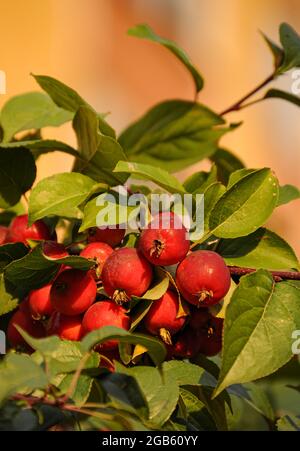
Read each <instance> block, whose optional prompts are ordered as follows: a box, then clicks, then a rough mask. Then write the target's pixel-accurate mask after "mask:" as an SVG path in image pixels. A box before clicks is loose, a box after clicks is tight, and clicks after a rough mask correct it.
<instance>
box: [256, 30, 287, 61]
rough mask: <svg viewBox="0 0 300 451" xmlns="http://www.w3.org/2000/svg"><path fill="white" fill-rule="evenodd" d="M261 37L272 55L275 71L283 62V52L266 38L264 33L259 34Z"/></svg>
mask: <svg viewBox="0 0 300 451" xmlns="http://www.w3.org/2000/svg"><path fill="white" fill-rule="evenodd" d="M261 35H262V37H263V38H264V40H265V42H266V44H267V46H268V47H269V49H270V50H271V52H272V54H273V61H274V68H275V69H277V68H278V67H279V66H280V65H281V63H282V61H283V58H284V51H283V49H282V48H281V47H279V46H278V45H277V44H275V42H273V41H272V40H271V39H270V38H268V36H266V35H265V34H264V33H262V32H261Z"/></svg>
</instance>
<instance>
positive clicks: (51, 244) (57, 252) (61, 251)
mask: <svg viewBox="0 0 300 451" xmlns="http://www.w3.org/2000/svg"><path fill="white" fill-rule="evenodd" d="M43 253H44V254H45V255H46V256H47V257H48V258H53V260H59V259H61V258H65V257H68V256H69V254H68V252H67V251H66V248H65V246H64V245H63V244H60V243H57V242H56V241H46V242H45V243H44V244H43Z"/></svg>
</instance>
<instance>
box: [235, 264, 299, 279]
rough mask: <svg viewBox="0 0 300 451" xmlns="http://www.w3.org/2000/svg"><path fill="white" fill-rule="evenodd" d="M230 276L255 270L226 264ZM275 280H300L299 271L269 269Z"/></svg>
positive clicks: (241, 274) (242, 274)
mask: <svg viewBox="0 0 300 451" xmlns="http://www.w3.org/2000/svg"><path fill="white" fill-rule="evenodd" d="M228 269H229V271H230V274H231V275H232V276H244V275H246V274H251V273H253V272H255V271H257V270H256V269H254V268H242V267H239V266H228ZM269 272H270V273H271V274H272V276H273V278H274V280H275V281H276V282H280V281H281V280H300V272H297V271H269Z"/></svg>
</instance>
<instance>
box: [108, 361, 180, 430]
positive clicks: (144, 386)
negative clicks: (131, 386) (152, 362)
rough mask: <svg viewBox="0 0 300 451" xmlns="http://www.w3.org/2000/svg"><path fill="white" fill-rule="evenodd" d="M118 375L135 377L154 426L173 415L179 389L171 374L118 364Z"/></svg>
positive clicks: (150, 368) (143, 367)
mask: <svg viewBox="0 0 300 451" xmlns="http://www.w3.org/2000/svg"><path fill="white" fill-rule="evenodd" d="M116 371H117V372H118V373H123V374H127V375H128V376H131V377H134V379H135V380H136V381H137V383H138V386H139V387H140V390H141V392H142V393H143V395H144V397H145V398H146V400H147V403H148V407H149V420H150V421H151V423H153V424H154V425H162V424H163V423H165V422H166V421H167V420H168V419H169V418H170V416H171V415H172V413H173V411H174V409H175V407H176V404H177V401H178V397H179V389H178V385H177V383H176V380H175V378H173V377H172V375H171V374H170V372H166V373H165V372H164V373H163V375H162V374H161V373H160V371H159V370H158V369H157V368H153V367H149V366H138V367H135V368H126V367H124V366H123V365H120V364H119V363H117V364H116Z"/></svg>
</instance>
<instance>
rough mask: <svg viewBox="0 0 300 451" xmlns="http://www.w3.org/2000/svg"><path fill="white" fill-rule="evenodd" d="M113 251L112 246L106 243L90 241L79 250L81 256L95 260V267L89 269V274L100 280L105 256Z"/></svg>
mask: <svg viewBox="0 0 300 451" xmlns="http://www.w3.org/2000/svg"><path fill="white" fill-rule="evenodd" d="M112 253H113V248H112V247H111V246H109V245H108V244H106V243H98V242H96V241H95V242H94V243H90V244H88V245H87V246H86V248H85V249H83V251H81V252H80V255H81V257H85V258H91V259H93V260H95V269H91V271H90V272H91V274H92V276H93V277H94V279H96V280H100V278H101V273H102V269H103V265H104V263H105V262H106V260H107V258H108V257H109V256H110V255H111V254H112Z"/></svg>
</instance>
